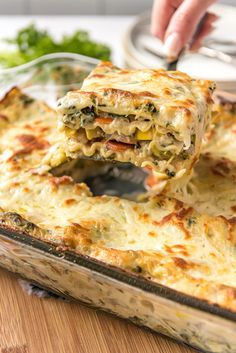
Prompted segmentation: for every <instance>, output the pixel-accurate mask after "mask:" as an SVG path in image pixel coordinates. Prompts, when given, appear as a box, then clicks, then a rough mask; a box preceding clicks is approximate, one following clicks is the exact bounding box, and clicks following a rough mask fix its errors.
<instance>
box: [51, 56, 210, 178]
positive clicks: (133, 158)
mask: <svg viewBox="0 0 236 353" xmlns="http://www.w3.org/2000/svg"><path fill="white" fill-rule="evenodd" d="M213 87H214V84H213V83H212V82H210V81H203V80H193V79H192V78H191V77H189V76H188V75H186V74H184V73H181V72H174V71H172V72H169V71H165V70H163V69H160V70H154V69H144V70H126V69H119V68H117V67H115V66H114V65H112V64H111V63H109V62H104V63H101V64H100V65H98V66H97V68H95V69H94V70H93V71H92V73H91V74H90V75H89V76H88V78H87V79H85V81H84V83H83V85H82V88H81V89H80V90H78V91H73V92H69V93H68V94H67V95H66V96H65V97H64V98H62V99H61V100H60V101H59V105H58V112H59V116H60V123H59V128H60V131H64V132H65V136H66V143H65V144H64V147H63V148H64V149H65V154H66V155H67V156H68V157H70V158H77V157H81V156H83V155H85V156H88V157H91V156H93V154H98V155H101V157H102V158H105V159H114V160H116V161H120V162H131V163H134V164H135V165H137V166H140V167H145V166H149V167H151V168H152V169H153V170H154V171H155V172H157V175H158V177H159V178H161V179H163V178H165V179H168V178H173V176H174V177H175V178H180V177H182V176H183V175H184V174H190V173H191V170H192V167H193V165H194V164H195V162H196V161H197V159H198V156H199V153H200V146H201V141H202V138H203V135H204V132H205V129H206V126H207V125H208V122H209V119H210V111H211V102H212V100H211V93H212V90H213ZM91 114H92V115H91ZM94 114H95V116H100V115H102V116H106V114H108V115H111V114H112V115H113V117H114V119H113V121H112V122H111V123H110V124H105V123H104V124H103V123H100V122H97V121H96V119H95V121H94V119H91V116H92V117H94ZM84 126H86V128H88V129H95V128H97V127H99V128H101V129H102V130H103V131H104V132H105V133H106V134H114V133H117V134H118V135H125V136H131V137H133V136H132V135H133V134H135V135H136V136H138V134H137V132H138V131H142V132H146V131H148V130H150V129H152V131H153V137H152V138H151V141H150V142H151V143H147V142H146V143H143V144H142V145H141V146H139V148H136V146H135V148H134V147H132V146H131V145H130V146H131V147H130V148H129V150H127V151H125V152H117V151H115V150H112V153H111V151H110V150H109V147H108V146H107V145H106V144H105V142H106V141H107V140H109V139H110V137H109V136H107V135H106V138H105V140H103V141H101V142H99V143H98V142H97V141H96V139H95V140H92V141H88V140H85V141H84V140H83V139H81V138H80V137H81V135H79V136H78V135H76V134H73V131H74V130H79V129H81V128H83V127H84ZM111 139H112V137H111ZM117 150H118V146H117ZM163 152H165V153H168V154H169V155H170V156H169V158H164V157H163ZM57 160H58V158H57ZM51 164H52V163H51Z"/></svg>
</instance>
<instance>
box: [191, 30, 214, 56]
mask: <svg viewBox="0 0 236 353" xmlns="http://www.w3.org/2000/svg"><path fill="white" fill-rule="evenodd" d="M214 29H215V27H214V26H213V25H207V26H206V27H204V29H203V30H202V31H201V33H200V34H199V36H198V37H197V38H196V39H195V41H194V42H193V44H192V45H191V47H190V50H191V51H196V50H198V49H199V48H201V46H202V42H203V40H204V38H205V37H206V36H208V35H209V34H210V33H212V32H213V31H214Z"/></svg>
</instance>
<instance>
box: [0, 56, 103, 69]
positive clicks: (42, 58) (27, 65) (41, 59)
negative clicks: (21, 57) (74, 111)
mask: <svg viewBox="0 0 236 353" xmlns="http://www.w3.org/2000/svg"><path fill="white" fill-rule="evenodd" d="M53 59H54V60H55V59H74V60H78V61H80V62H83V63H84V64H90V65H97V64H98V63H99V61H100V60H98V59H95V58H92V57H89V56H85V55H81V54H76V53H67V52H59V53H52V54H46V55H42V56H40V57H38V58H37V59H34V60H32V61H29V62H28V63H25V64H22V65H18V66H14V67H10V68H0V74H17V73H19V72H20V71H24V70H27V69H31V68H32V67H33V66H37V65H38V64H40V63H42V62H44V61H51V60H53Z"/></svg>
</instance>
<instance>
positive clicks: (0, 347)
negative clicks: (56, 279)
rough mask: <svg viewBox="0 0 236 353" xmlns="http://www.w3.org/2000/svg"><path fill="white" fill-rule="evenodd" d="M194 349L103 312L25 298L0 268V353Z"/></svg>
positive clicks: (181, 352)
mask: <svg viewBox="0 0 236 353" xmlns="http://www.w3.org/2000/svg"><path fill="white" fill-rule="evenodd" d="M77 352H78V353H194V352H195V351H194V350H192V349H188V348H185V347H184V346H181V345H178V344H176V343H174V342H173V341H171V340H169V339H165V338H162V337H160V336H158V335H157V334H153V333H151V332H148V331H145V330H144V329H141V328H138V327H136V326H135V325H133V324H130V323H128V322H126V321H124V320H121V319H118V318H115V317H113V316H111V315H109V314H106V313H103V312H100V311H96V310H93V309H89V308H87V307H84V306H82V305H80V304H77V303H70V302H65V301H62V300H60V299H56V298H46V299H40V298H37V297H34V296H29V295H28V294H26V293H25V292H24V291H23V290H22V288H21V287H20V285H19V283H18V282H17V279H16V278H15V276H14V275H12V274H10V273H8V272H6V271H4V270H2V269H0V353H77Z"/></svg>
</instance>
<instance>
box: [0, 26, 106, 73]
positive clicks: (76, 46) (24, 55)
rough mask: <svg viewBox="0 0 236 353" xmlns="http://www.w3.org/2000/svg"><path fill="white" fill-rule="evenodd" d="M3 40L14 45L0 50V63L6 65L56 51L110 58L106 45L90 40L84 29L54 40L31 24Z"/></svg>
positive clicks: (47, 33)
mask: <svg viewBox="0 0 236 353" xmlns="http://www.w3.org/2000/svg"><path fill="white" fill-rule="evenodd" d="M4 41H5V42H7V43H9V44H11V45H13V46H14V50H8V51H2V52H0V64H1V65H3V66H6V67H12V66H16V65H21V64H24V63H26V62H28V61H31V60H34V59H36V58H38V57H39V56H42V55H45V54H50V53H58V52H70V53H78V54H82V55H86V56H90V57H93V58H97V59H100V60H110V56H111V50H110V48H109V47H108V46H106V45H104V44H100V43H97V42H95V41H93V40H91V38H90V37H89V34H88V33H87V32H86V31H80V30H78V31H76V32H75V33H73V34H72V35H64V36H63V37H62V39H61V40H60V41H55V40H54V39H53V38H52V36H51V35H50V34H49V32H48V31H46V30H40V29H37V28H36V26H35V25H34V24H31V25H29V26H27V27H25V28H22V29H21V30H20V31H19V32H18V33H17V35H16V37H15V38H11V39H9V38H8V39H5V40H4Z"/></svg>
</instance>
